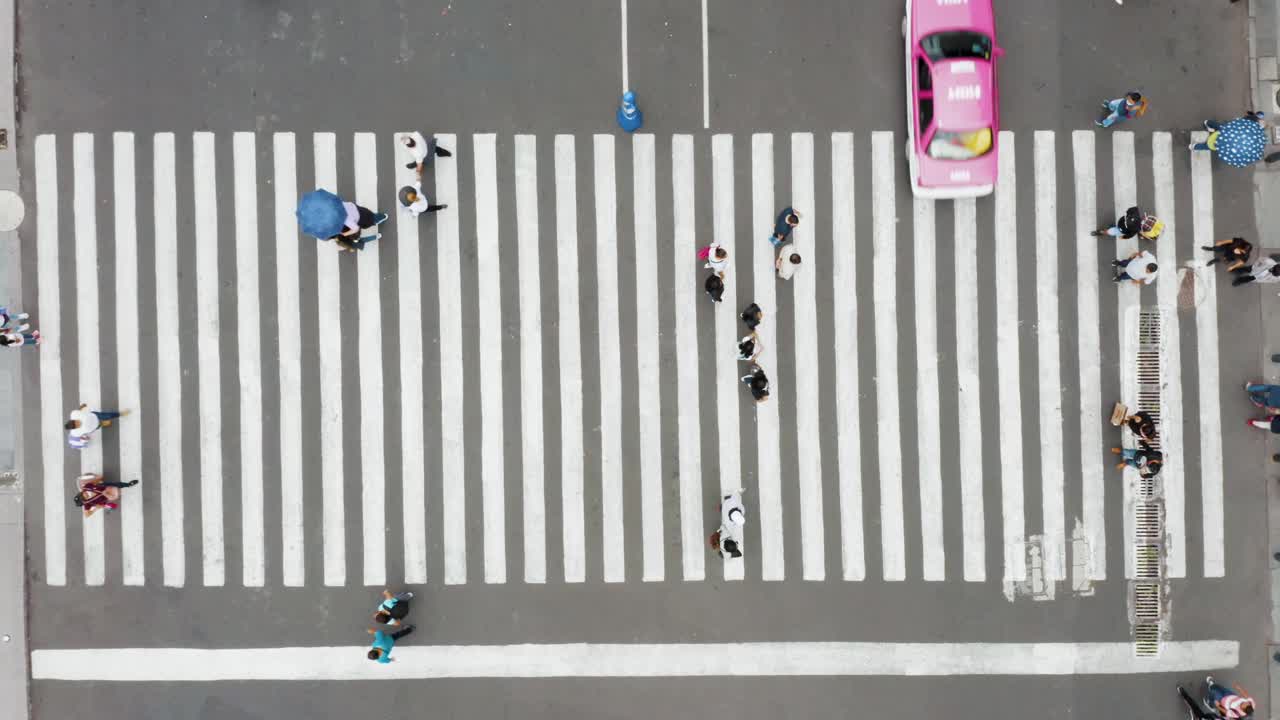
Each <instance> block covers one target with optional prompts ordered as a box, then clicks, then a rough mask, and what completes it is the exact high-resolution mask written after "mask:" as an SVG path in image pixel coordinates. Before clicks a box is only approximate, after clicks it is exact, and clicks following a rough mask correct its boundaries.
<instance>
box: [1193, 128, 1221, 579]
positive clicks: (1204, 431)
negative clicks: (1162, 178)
mask: <svg viewBox="0 0 1280 720" xmlns="http://www.w3.org/2000/svg"><path fill="white" fill-rule="evenodd" d="M1205 137H1207V136H1206V135H1205V133H1204V132H1201V131H1197V132H1194V133H1192V134H1191V139H1192V140H1193V141H1194V142H1204V140H1205ZM1211 160H1212V157H1211V156H1210V154H1209V153H1207V152H1192V153H1191V200H1192V203H1191V207H1192V218H1193V223H1194V224H1193V226H1192V229H1193V235H1192V237H1193V241H1192V245H1194V246H1195V247H1196V248H1197V249H1196V250H1195V251H1194V252H1195V255H1194V257H1195V258H1196V259H1197V260H1200V261H1202V262H1201V263H1199V264H1201V265H1203V263H1204V262H1207V261H1208V260H1209V254H1208V253H1206V252H1204V251H1203V250H1200V249H1199V248H1200V247H1202V246H1205V245H1212V244H1213V242H1214V235H1213V232H1214V231H1213V168H1212V167H1210V165H1211ZM1196 281H1197V282H1199V283H1201V284H1202V286H1203V287H1204V297H1203V299H1202V300H1201V301H1200V304H1198V305H1196V341H1197V342H1196V349H1197V360H1198V362H1197V363H1196V369H1197V370H1198V372H1199V379H1200V383H1199V389H1200V392H1199V398H1200V483H1201V487H1200V508H1201V513H1202V515H1201V523H1202V528H1203V533H1204V576H1205V577H1222V576H1223V575H1224V574H1225V573H1226V570H1227V564H1226V547H1225V535H1224V533H1225V527H1224V525H1223V523H1224V522H1225V517H1224V515H1223V498H1222V494H1223V488H1222V410H1221V408H1220V406H1219V398H1218V393H1219V380H1220V376H1219V374H1218V373H1219V369H1218V290H1217V287H1218V285H1217V283H1218V281H1217V278H1216V277H1215V276H1214V273H1211V272H1200V273H1198V276H1197V278H1196Z"/></svg>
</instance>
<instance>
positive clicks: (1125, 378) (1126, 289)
mask: <svg viewBox="0 0 1280 720" xmlns="http://www.w3.org/2000/svg"><path fill="white" fill-rule="evenodd" d="M1111 144H1112V147H1111V152H1112V157H1111V163H1112V173H1113V178H1112V185H1113V187H1114V188H1115V214H1116V216H1117V217H1119V216H1121V215H1124V212H1125V210H1126V209H1128V208H1129V207H1131V206H1133V205H1137V204H1138V180H1137V169H1136V167H1135V162H1134V151H1133V133H1132V132H1116V133H1114V134H1113V135H1112V140H1111ZM1102 241H1103V242H1106V241H1107V238H1103V239H1102ZM1137 250H1138V239H1137V238H1136V237H1134V238H1131V239H1129V240H1117V241H1116V249H1115V253H1116V259H1124V258H1127V257H1129V256H1130V255H1132V254H1133V253H1134V252H1135V251H1137ZM1116 287H1117V290H1116V293H1117V298H1118V301H1117V303H1116V306H1117V307H1116V310H1117V314H1118V316H1119V325H1118V327H1119V328H1120V348H1119V350H1120V400H1121V402H1123V403H1124V404H1125V405H1126V406H1127V407H1129V408H1134V407H1136V405H1137V402H1138V384H1137V356H1136V350H1137V348H1136V343H1137V335H1136V333H1137V327H1135V326H1134V322H1136V318H1137V312H1138V297H1139V290H1138V288H1137V287H1136V286H1134V284H1133V283H1130V282H1122V283H1116ZM1124 438H1125V439H1124V443H1125V446H1126V447H1131V446H1132V445H1133V439H1132V436H1130V435H1128V434H1125V435H1124ZM1123 476H1124V480H1123V486H1124V491H1123V496H1124V503H1123V505H1122V506H1121V507H1123V508H1124V509H1125V511H1124V536H1125V538H1126V542H1128V539H1132V538H1133V532H1134V525H1133V523H1134V518H1133V513H1132V512H1130V511H1129V508H1131V507H1132V506H1133V502H1134V485H1135V483H1136V482H1137V477H1138V476H1137V471H1136V470H1133V469H1132V468H1125V470H1124V473H1123ZM1124 568H1125V572H1124V576H1125V577H1126V578H1129V579H1133V576H1134V555H1133V552H1132V551H1126V552H1125V558H1124Z"/></svg>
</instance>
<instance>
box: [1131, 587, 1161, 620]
mask: <svg viewBox="0 0 1280 720" xmlns="http://www.w3.org/2000/svg"><path fill="white" fill-rule="evenodd" d="M1133 618H1134V619H1135V620H1137V621H1138V622H1139V623H1144V622H1145V623H1152V622H1154V623H1159V622H1160V583H1144V582H1140V583H1134V584H1133Z"/></svg>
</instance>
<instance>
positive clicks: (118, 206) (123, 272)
mask: <svg viewBox="0 0 1280 720" xmlns="http://www.w3.org/2000/svg"><path fill="white" fill-rule="evenodd" d="M112 144H113V152H112V156H113V158H114V167H113V176H114V177H113V181H114V182H113V186H114V187H113V194H112V198H113V203H112V204H113V205H114V206H115V207H114V212H115V248H116V315H115V321H116V368H117V372H116V377H117V378H118V382H119V385H118V386H117V388H118V390H117V399H116V404H117V405H118V406H119V407H120V408H121V409H127V410H130V411H132V412H131V414H130V415H129V419H128V420H127V421H126V422H122V423H120V424H119V427H120V479H121V480H124V481H125V482H128V481H129V480H133V479H135V478H141V479H143V480H149V479H150V478H142V423H143V422H144V420H143V412H142V388H141V384H142V375H141V370H140V367H139V358H138V342H139V338H138V335H139V331H138V324H139V316H138V310H139V304H138V208H137V189H136V187H135V185H134V170H135V167H134V164H135V160H134V144H133V133H124V132H118V133H114V134H113V135H112ZM252 184H253V187H257V179H256V178H254V179H253V180H252ZM151 492H152V490H151V483H150V482H148V483H147V487H145V488H138V489H137V490H135V491H131V492H124V493H120V569H121V576H122V577H121V579H122V581H123V582H124V584H125V585H142V584H143V583H144V582H145V581H146V572H145V571H146V568H145V567H144V557H145V541H144V538H143V525H142V498H143V493H147V494H150V493H151Z"/></svg>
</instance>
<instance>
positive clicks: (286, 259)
mask: <svg viewBox="0 0 1280 720" xmlns="http://www.w3.org/2000/svg"><path fill="white" fill-rule="evenodd" d="M272 157H273V160H274V163H273V164H274V183H273V187H274V188H275V235H276V238H275V239H276V316H277V317H281V318H297V317H300V316H301V313H302V300H301V291H300V289H299V284H300V280H299V277H298V267H299V265H298V248H299V247H300V246H301V244H302V243H304V242H307V243H308V244H311V243H314V242H315V241H314V240H311V239H308V238H304V237H302V235H301V234H300V233H299V232H298V220H297V218H296V217H294V214H293V210H294V208H295V207H296V206H297V203H298V197H299V196H298V169H297V143H296V140H295V138H294V135H293V133H276V134H275V135H274V136H273V137H272ZM322 249H323V248H322ZM277 335H278V336H277V338H276V347H277V354H278V357H279V365H280V377H279V389H280V416H279V417H280V421H279V425H280V428H279V430H280V568H281V581H282V582H283V583H284V585H285V586H286V587H301V586H302V585H303V584H304V583H305V582H306V547H305V545H304V544H303V543H304V540H303V534H302V528H303V517H304V513H303V509H302V499H303V497H304V495H305V492H306V484H305V483H304V482H303V478H302V329H301V328H300V327H299V323H298V322H296V321H295V322H280V323H277ZM407 574H408V573H406V575H407ZM406 579H407V578H406Z"/></svg>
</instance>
